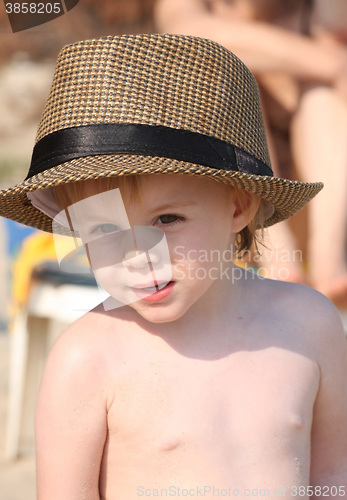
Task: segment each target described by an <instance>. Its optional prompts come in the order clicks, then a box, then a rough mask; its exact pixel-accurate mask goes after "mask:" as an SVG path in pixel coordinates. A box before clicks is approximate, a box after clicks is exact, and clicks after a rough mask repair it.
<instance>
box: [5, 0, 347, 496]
mask: <svg viewBox="0 0 347 500" xmlns="http://www.w3.org/2000/svg"><path fill="white" fill-rule="evenodd" d="M140 32H142V33H144V32H148V33H150V32H168V33H182V34H191V35H196V36H202V37H206V38H210V39H214V40H216V41H218V42H220V43H222V44H223V45H225V46H226V47H228V48H229V49H230V50H232V51H233V52H235V53H236V55H238V56H239V57H240V58H241V59H242V60H243V61H244V62H245V63H246V64H247V65H248V66H249V67H250V69H251V70H252V71H253V73H254V74H255V76H256V78H257V80H258V83H259V86H260V91H261V98H262V105H263V109H264V115H265V118H266V126H267V132H268V138H269V144H270V153H271V158H272V164H273V168H274V171H275V173H276V175H279V176H284V177H289V178H295V179H300V180H307V181H324V182H325V186H326V187H325V189H324V191H323V193H324V194H323V193H322V195H319V197H317V200H316V201H315V202H314V203H313V204H311V205H310V207H309V208H308V209H307V210H304V211H303V212H301V213H300V214H299V215H298V216H297V217H294V218H293V220H292V221H291V222H290V224H282V225H279V227H276V229H275V230H274V231H271V232H269V234H268V235H267V236H266V238H267V239H266V241H267V248H268V249H270V250H273V249H274V250H275V252H273V251H272V252H270V251H268V252H267V251H266V250H265V251H263V256H262V258H261V259H259V256H258V254H257V253H256V252H254V255H253V259H252V258H250V259H249V260H250V261H249V262H248V265H252V266H253V267H255V268H256V269H258V271H259V272H260V270H261V273H262V274H263V275H266V276H268V277H270V278H276V279H287V280H291V281H297V282H301V283H305V284H307V285H309V286H313V287H315V288H317V289H318V290H320V291H322V292H323V293H325V294H326V295H327V296H328V297H329V298H330V299H331V300H333V302H334V303H335V305H336V306H337V307H338V309H339V311H340V313H341V316H342V317H343V318H346V316H347V314H346V311H347V264H346V224H347V141H346V137H347V49H346V46H347V45H346V44H347V2H346V0H291V1H288V0H80V1H79V3H78V4H77V5H76V7H74V8H73V9H72V10H70V11H69V12H68V13H66V14H65V15H63V16H62V17H59V18H57V19H55V20H53V21H50V22H49V23H46V24H43V25H41V26H38V27H36V28H31V29H28V30H25V31H21V32H17V33H12V31H11V26H10V23H9V20H8V18H7V15H6V12H5V7H4V3H1V5H0V188H1V189H3V188H6V187H9V186H11V185H13V184H15V183H17V182H21V181H22V180H23V179H24V177H25V176H26V174H27V171H28V167H29V163H30V158H31V152H32V147H33V144H34V139H35V134H36V129H37V125H38V121H39V119H40V115H41V112H42V108H43V106H44V103H45V100H46V98H47V95H48V92H49V88H50V84H51V80H52V76H53V70H54V64H55V59H56V56H57V54H58V52H59V50H60V49H61V47H62V46H63V45H65V44H67V43H72V42H75V41H78V40H82V39H87V38H93V37H98V36H103V35H110V34H123V33H140ZM0 252H1V256H0V284H1V285H0V500H24V499H25V500H33V499H34V498H35V470H34V448H33V430H32V429H33V411H34V402H35V395H36V391H37V385H38V381H39V379H40V376H41V373H42V369H43V366H44V362H45V359H46V356H47V352H48V350H49V348H50V345H51V343H52V342H53V341H54V338H56V336H57V335H59V333H60V331H61V330H62V329H63V328H64V327H65V325H66V324H68V323H69V322H70V321H72V320H73V319H74V316H73V315H72V316H69V315H66V316H61V315H60V316H59V314H57V310H58V309H59V310H62V309H64V303H69V300H70V297H71V294H72V295H76V290H77V288H76V287H79V288H78V291H79V292H78V293H79V294H80V296H81V297H83V300H86V301H88V300H90V299H91V300H93V298H94V295H95V283H93V282H92V281H90V280H89V281H88V279H89V278H86V280H85V281H84V282H83V283H81V282H79V281H78V279H77V281H76V280H75V281H74V278H71V276H70V277H67V276H65V275H64V274H63V273H60V272H59V269H58V268H57V266H56V265H55V263H54V262H55V254H54V245H53V242H52V239H51V237H50V236H48V235H44V234H42V233H39V232H38V231H32V230H30V229H28V228H25V227H24V226H20V225H19V224H15V223H11V222H9V221H7V220H5V219H1V218H0ZM242 264H245V263H244V262H243V263H242ZM84 293H85V295H84ZM93 294H94V295H93ZM64 301H65V302H64ZM59 304H60V306H59Z"/></svg>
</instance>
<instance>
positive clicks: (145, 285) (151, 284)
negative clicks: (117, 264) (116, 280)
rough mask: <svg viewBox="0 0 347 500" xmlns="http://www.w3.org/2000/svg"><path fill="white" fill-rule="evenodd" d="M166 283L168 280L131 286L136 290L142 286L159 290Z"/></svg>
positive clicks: (142, 287)
mask: <svg viewBox="0 0 347 500" xmlns="http://www.w3.org/2000/svg"><path fill="white" fill-rule="evenodd" d="M168 283H169V281H150V282H148V283H141V284H135V285H132V286H131V288H134V289H136V290H143V289H144V288H158V289H159V290H160V289H161V288H164V287H165V286H166V285H167V284H168Z"/></svg>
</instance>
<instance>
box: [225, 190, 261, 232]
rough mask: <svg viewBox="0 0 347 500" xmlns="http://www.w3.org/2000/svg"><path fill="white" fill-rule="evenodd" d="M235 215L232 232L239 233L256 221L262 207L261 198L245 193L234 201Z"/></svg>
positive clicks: (233, 216)
mask: <svg viewBox="0 0 347 500" xmlns="http://www.w3.org/2000/svg"><path fill="white" fill-rule="evenodd" d="M233 202H234V213H233V215H232V228H231V230H232V232H233V233H239V232H240V231H241V230H242V229H243V228H244V227H246V226H248V224H249V223H250V222H251V221H252V220H253V219H254V217H255V214H256V213H257V210H258V208H259V205H260V197H259V196H257V195H255V194H253V193H248V192H247V191H243V192H242V194H241V195H237V196H235V197H234V199H233Z"/></svg>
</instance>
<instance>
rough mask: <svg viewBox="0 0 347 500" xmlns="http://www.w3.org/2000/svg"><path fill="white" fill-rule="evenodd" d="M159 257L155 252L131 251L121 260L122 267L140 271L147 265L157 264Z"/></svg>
mask: <svg viewBox="0 0 347 500" xmlns="http://www.w3.org/2000/svg"><path fill="white" fill-rule="evenodd" d="M159 260H160V257H159V255H158V253H157V252H155V251H146V252H143V251H141V250H132V251H131V252H127V253H126V254H125V256H124V258H123V260H122V263H123V266H125V267H133V268H134V269H140V268H142V267H144V266H147V265H148V264H149V263H151V264H158V262H159Z"/></svg>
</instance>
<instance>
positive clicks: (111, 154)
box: [0, 35, 347, 500]
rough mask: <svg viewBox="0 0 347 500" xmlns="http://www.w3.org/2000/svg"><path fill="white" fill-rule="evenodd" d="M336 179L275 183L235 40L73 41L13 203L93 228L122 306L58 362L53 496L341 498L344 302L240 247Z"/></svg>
mask: <svg viewBox="0 0 347 500" xmlns="http://www.w3.org/2000/svg"><path fill="white" fill-rule="evenodd" d="M332 175H333V173H332ZM321 187H322V186H321V185H320V184H307V183H300V182H295V181H289V180H285V179H279V178H275V177H273V175H272V171H271V167H270V162H269V158H268V153H267V146H266V140H265V134H264V128H263V121H262V116H261V111H260V106H259V98H258V91H257V87H256V83H255V80H254V78H253V77H252V75H251V73H250V72H249V71H248V69H247V68H246V67H245V66H244V65H243V64H242V63H241V61H239V60H238V59H237V58H236V57H235V56H234V55H233V54H232V53H230V52H229V51H228V50H226V49H224V48H223V47H221V46H220V45H218V44H216V43H214V42H211V41H208V40H203V39H199V38H193V37H185V36H175V35H134V36H122V37H118V36H114V37H113V36H112V37H106V38H100V39H97V40H91V41H86V42H80V43H76V44H73V45H70V46H67V47H65V48H64V49H63V51H62V52H61V54H60V57H59V59H58V62H57V67H56V72H55V76H54V81H53V86H52V89H51V93H50V95H49V98H48V102H47V105H46V108H45V110H44V113H43V117H42V120H41V123H40V126H39V131H38V135H37V142H36V145H35V148H34V153H33V159H32V164H31V167H30V171H29V174H28V177H27V179H26V180H25V181H24V182H23V183H22V184H20V185H17V186H15V187H13V188H11V189H8V190H5V191H3V192H2V193H1V197H0V213H1V215H4V216H5V217H9V218H12V219H14V220H17V221H20V222H22V223H25V224H28V225H32V226H34V227H38V228H40V229H42V230H46V231H52V230H54V231H56V232H70V233H71V234H73V235H74V236H75V237H76V236H78V237H80V238H81V239H82V242H83V244H84V246H85V249H86V253H87V255H88V258H89V261H90V264H91V267H92V269H93V271H94V273H95V276H96V278H97V280H98V281H99V283H100V285H101V286H102V287H103V288H104V289H105V290H106V291H107V292H108V293H109V294H110V299H107V300H109V301H110V302H107V301H106V302H107V303H105V304H101V305H99V306H98V307H96V308H95V309H94V310H93V311H91V312H89V313H87V314H86V315H85V316H84V317H82V318H81V319H80V320H78V321H77V322H76V323H74V324H73V325H72V326H71V327H69V328H68V330H67V331H65V332H64V333H63V334H62V335H61V336H60V338H59V339H58V341H57V342H56V344H55V346H54V348H53V350H52V352H51V354H50V356H49V359H48V363H47V367H46V371H45V374H44V377H43V381H42V385H41V389H40V394H39V398H38V405H37V419H36V438H37V478H38V479H37V487H38V499H39V500H46V499H49V500H68V499H76V500H82V499H83V500H96V499H103V500H115V499H121V500H134V499H135V498H138V497H146V498H153V497H166V496H172V497H175V496H177V497H178V496H185V497H206V498H213V497H219V496H225V497H234V496H240V497H241V496H266V497H268V498H273V499H274V498H276V497H278V496H286V497H293V496H301V497H308V496H314V497H320V496H327V497H345V496H346V492H345V490H346V482H347V427H346V422H347V384H346V377H347V354H346V341H345V338H344V334H343V331H342V327H341V323H340V321H339V318H338V315H337V313H336V310H335V309H334V307H333V306H332V305H331V304H330V302H329V301H327V299H326V298H325V297H324V296H322V295H320V294H319V293H318V292H315V291H313V290H312V289H310V288H307V287H304V286H301V285H297V284H292V283H284V282H276V281H272V280H265V279H261V278H260V277H257V276H256V275H255V274H252V273H250V272H248V271H246V270H242V269H240V268H238V267H236V266H235V264H234V263H233V258H232V257H233V254H234V253H235V252H237V251H242V250H246V249H247V248H249V247H250V245H251V243H252V240H253V239H254V231H255V229H256V228H262V227H267V226H270V225H272V224H274V223H276V222H278V221H280V220H284V219H286V218H288V217H290V216H291V215H292V214H294V213H295V212H296V211H297V210H299V209H300V208H301V207H302V206H303V205H305V203H307V202H308V201H309V200H310V199H311V198H312V197H313V196H314V195H315V194H317V193H318V191H319V190H320V189H321ZM52 219H54V221H53V229H52Z"/></svg>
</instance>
